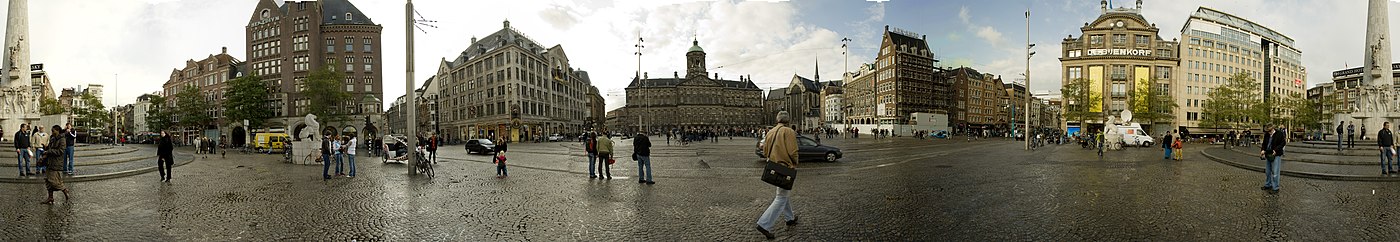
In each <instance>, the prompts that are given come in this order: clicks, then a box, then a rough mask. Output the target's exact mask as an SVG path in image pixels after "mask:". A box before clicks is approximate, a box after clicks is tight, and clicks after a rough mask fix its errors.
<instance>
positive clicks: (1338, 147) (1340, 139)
mask: <svg viewBox="0 0 1400 242" xmlns="http://www.w3.org/2000/svg"><path fill="white" fill-rule="evenodd" d="M1337 150H1342V135H1341V134H1338V135H1337Z"/></svg>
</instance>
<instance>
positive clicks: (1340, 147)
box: [1337, 121, 1346, 151]
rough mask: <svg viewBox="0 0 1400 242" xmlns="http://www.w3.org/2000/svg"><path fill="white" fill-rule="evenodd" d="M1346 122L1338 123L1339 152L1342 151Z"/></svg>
mask: <svg viewBox="0 0 1400 242" xmlns="http://www.w3.org/2000/svg"><path fill="white" fill-rule="evenodd" d="M1343 124H1346V122H1340V121H1339V122H1337V151H1342V125H1343Z"/></svg>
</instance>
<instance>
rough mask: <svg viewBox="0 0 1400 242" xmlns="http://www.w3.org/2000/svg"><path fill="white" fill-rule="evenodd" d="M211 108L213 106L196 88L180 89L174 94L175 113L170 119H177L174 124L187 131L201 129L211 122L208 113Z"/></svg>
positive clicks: (191, 86)
mask: <svg viewBox="0 0 1400 242" xmlns="http://www.w3.org/2000/svg"><path fill="white" fill-rule="evenodd" d="M212 107H213V105H210V104H209V101H208V100H206V99H204V94H203V93H200V91H199V87H198V86H194V85H189V86H186V87H185V88H181V89H180V91H179V92H178V93H176V94H175V113H173V114H174V115H172V117H175V118H177V119H176V120H175V123H174V124H175V125H179V126H181V127H185V128H187V129H188V128H195V129H203V128H204V125H205V124H208V123H209V121H210V120H211V118H210V117H209V113H208V111H209V109H210V108H212Z"/></svg>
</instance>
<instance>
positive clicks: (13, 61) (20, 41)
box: [8, 36, 24, 70]
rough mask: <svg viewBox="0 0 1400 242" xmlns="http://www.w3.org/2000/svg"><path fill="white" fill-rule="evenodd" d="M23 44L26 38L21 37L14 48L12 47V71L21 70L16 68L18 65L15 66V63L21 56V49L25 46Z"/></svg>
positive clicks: (10, 55)
mask: <svg viewBox="0 0 1400 242" xmlns="http://www.w3.org/2000/svg"><path fill="white" fill-rule="evenodd" d="M23 43H24V36H20V37H19V41H17V42H16V43H15V45H14V46H10V54H9V55H8V56H9V57H10V70H19V67H18V66H16V65H18V64H15V62H17V61H16V60H15V58H16V57H18V56H19V51H20V48H19V47H20V46H23V45H22V44H23Z"/></svg>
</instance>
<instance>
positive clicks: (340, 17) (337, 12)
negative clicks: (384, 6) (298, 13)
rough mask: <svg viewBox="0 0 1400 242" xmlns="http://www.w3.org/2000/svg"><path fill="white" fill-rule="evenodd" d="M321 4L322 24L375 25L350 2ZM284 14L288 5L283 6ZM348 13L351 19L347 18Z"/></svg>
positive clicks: (334, 0)
mask: <svg viewBox="0 0 1400 242" xmlns="http://www.w3.org/2000/svg"><path fill="white" fill-rule="evenodd" d="M320 4H321V24H368V25H373V24H374V21H370V19H369V16H365V13H362V12H360V8H356V7H355V4H353V3H350V0H321V2H320ZM282 12H284V13H285V12H287V4H283V5H282ZM347 13H348V14H349V15H350V18H346V16H345V15H346V14H347Z"/></svg>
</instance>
